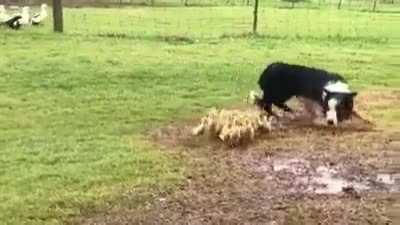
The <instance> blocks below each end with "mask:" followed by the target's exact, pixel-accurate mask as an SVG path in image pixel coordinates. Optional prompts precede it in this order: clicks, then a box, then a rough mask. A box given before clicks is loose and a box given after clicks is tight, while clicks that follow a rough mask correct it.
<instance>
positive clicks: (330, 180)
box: [259, 159, 400, 194]
mask: <svg viewBox="0 0 400 225" xmlns="http://www.w3.org/2000/svg"><path fill="white" fill-rule="evenodd" d="M271 167H272V171H267V170H266V169H267V168H268V166H265V165H264V166H263V167H262V168H260V169H259V171H264V172H266V173H267V172H272V173H288V174H290V175H291V176H292V179H293V183H296V184H297V185H299V186H301V187H302V188H301V189H298V191H299V192H308V193H310V192H312V193H316V194H338V193H341V192H343V191H345V190H349V189H352V190H355V191H357V192H366V191H387V192H400V173H376V174H373V173H372V174H370V175H363V176H362V175H359V176H356V177H353V178H352V179H347V178H346V173H350V171H348V170H350V169H349V168H346V167H345V166H343V165H342V166H341V168H334V167H329V166H317V167H313V166H312V165H311V162H310V161H307V160H304V159H276V160H273V162H272V166H271Z"/></svg>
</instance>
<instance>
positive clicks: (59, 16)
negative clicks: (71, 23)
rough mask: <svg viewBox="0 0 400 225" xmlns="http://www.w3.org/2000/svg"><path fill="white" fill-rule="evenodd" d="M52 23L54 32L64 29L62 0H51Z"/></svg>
mask: <svg viewBox="0 0 400 225" xmlns="http://www.w3.org/2000/svg"><path fill="white" fill-rule="evenodd" d="M53 24H54V26H53V29H54V32H60V33H62V32H63V31H64V22H63V8H62V0H53Z"/></svg>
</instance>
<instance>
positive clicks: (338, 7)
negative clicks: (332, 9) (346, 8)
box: [337, 0, 342, 9]
mask: <svg viewBox="0 0 400 225" xmlns="http://www.w3.org/2000/svg"><path fill="white" fill-rule="evenodd" d="M341 7H342V0H339V3H338V6H337V9H340V8H341Z"/></svg>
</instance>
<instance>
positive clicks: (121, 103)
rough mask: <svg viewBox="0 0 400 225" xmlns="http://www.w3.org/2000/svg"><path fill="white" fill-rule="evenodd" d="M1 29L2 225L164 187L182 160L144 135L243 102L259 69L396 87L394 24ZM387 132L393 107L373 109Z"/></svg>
mask: <svg viewBox="0 0 400 225" xmlns="http://www.w3.org/2000/svg"><path fill="white" fill-rule="evenodd" d="M64 13H65V20H66V26H65V29H66V33H65V34H64V35H59V34H53V33H51V27H50V24H51V22H50V21H48V24H47V25H46V26H43V27H40V28H34V27H33V28H26V29H22V30H21V31H18V32H14V31H10V30H7V29H5V28H0V86H1V88H0V202H1V204H0V221H2V223H4V224H12V225H22V224H30V225H32V224H60V223H62V222H63V221H64V220H65V219H66V218H67V217H68V216H73V215H77V214H79V212H80V211H81V210H87V209H90V208H93V207H96V206H97V205H101V204H104V203H105V201H109V200H110V199H113V198H118V196H120V195H122V194H123V193H125V192H127V191H129V190H131V189H133V188H134V187H136V186H140V187H147V186H149V187H150V186H152V185H157V186H165V187H167V186H168V187H169V186H171V185H172V186H173V184H177V183H179V181H180V179H181V178H182V177H183V173H184V166H183V163H182V162H179V161H178V160H174V159H173V158H171V157H170V156H169V155H167V154H164V153H162V152H161V151H159V149H158V147H157V146H155V145H153V144H151V143H149V142H148V141H146V139H145V138H144V132H145V131H146V130H149V129H152V128H155V127H157V126H160V125H161V124H165V123H167V122H169V121H174V120H177V119H182V118H187V117H191V116H193V115H196V114H199V113H201V112H204V110H206V108H208V107H211V106H215V105H224V104H232V103H233V104H234V103H235V102H238V101H243V99H244V96H245V95H246V94H247V93H248V91H249V90H250V89H255V88H257V86H256V81H257V78H258V76H259V74H260V72H261V70H262V69H263V68H264V67H265V65H266V64H267V63H270V62H273V61H276V60H282V61H286V62H290V63H298V64H305V65H312V66H316V67H322V68H325V69H328V70H332V71H337V72H339V73H342V74H343V75H344V76H345V77H346V78H347V79H348V80H349V82H350V84H351V85H352V86H354V87H355V89H357V90H361V91H367V90H370V89H374V90H378V91H382V92H384V91H386V90H396V89H397V90H398V89H399V87H400V75H399V72H400V52H399V49H400V14H398V13H396V12H393V13H367V12H359V11H348V10H341V11H336V10H328V9H321V10H315V9H314V10H310V9H295V10H290V9H278V8H263V9H262V10H261V15H260V29H259V30H260V35H261V36H260V37H258V38H253V37H248V36H246V35H245V34H246V33H247V32H248V31H249V30H250V28H251V17H250V16H251V10H250V9H249V8H246V7H234V8H229V7H217V8H216V7H211V8H204V7H203V8H196V7H193V8H187V9H186V8H141V7H136V8H123V9H99V8H96V9H95V8H85V9H65V12H64ZM371 110H376V113H379V115H381V116H382V118H383V119H382V121H385V123H386V124H387V125H388V126H391V127H392V128H395V127H398V126H399V125H400V123H399V121H400V118H399V114H400V109H399V107H398V105H396V106H393V108H386V109H381V108H377V109H371Z"/></svg>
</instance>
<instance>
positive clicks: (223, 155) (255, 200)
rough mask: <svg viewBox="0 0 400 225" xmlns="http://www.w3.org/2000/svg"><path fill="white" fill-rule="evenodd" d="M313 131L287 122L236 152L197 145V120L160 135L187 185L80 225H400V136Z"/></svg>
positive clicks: (366, 129)
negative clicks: (194, 132) (181, 163)
mask: <svg viewBox="0 0 400 225" xmlns="http://www.w3.org/2000/svg"><path fill="white" fill-rule="evenodd" d="M309 122H310V119H309V118H306V117H304V118H302V119H299V118H295V119H293V118H287V117H283V126H282V127H281V128H279V129H276V130H274V131H273V132H271V133H265V134H263V135H261V136H260V137H258V139H257V141H256V142H254V143H252V144H250V145H248V146H240V147H236V148H230V147H227V146H226V145H224V144H222V143H221V142H220V141H218V140H216V139H213V138H209V137H193V136H191V135H190V133H191V129H192V127H193V125H194V124H195V121H189V122H187V123H176V124H171V125H169V126H166V127H163V128H160V129H157V130H155V131H152V132H151V134H149V139H151V140H152V141H154V142H155V143H158V144H159V145H160V146H162V147H163V148H164V149H165V150H166V151H169V152H170V153H171V154H177V153H178V154H179V155H180V156H181V157H182V160H184V161H185V162H186V163H187V165H188V171H187V174H186V175H187V177H186V180H185V182H184V183H183V184H182V185H181V186H180V187H179V188H178V190H176V191H174V192H171V193H162V192H160V193H158V194H155V195H154V196H153V197H152V198H149V199H148V200H147V201H146V202H145V203H143V204H141V205H136V206H132V205H130V204H126V205H122V206H121V205H119V206H115V207H113V206H110V207H109V208H107V210H104V209H103V210H99V211H96V212H94V213H91V214H87V215H82V216H81V217H79V218H75V219H74V220H73V223H72V224H171V225H172V224H271V225H272V224H274V225H299V224H307V225H308V224H310V225H314V224H315V225H317V224H326V225H334V224H335V225H336V224H359V225H364V224H382V225H383V224H385V225H386V224H393V225H395V224H400V220H399V218H398V217H396V215H397V214H398V213H399V212H400V207H399V205H400V198H399V196H400V175H399V174H400V163H399V162H400V148H399V146H398V144H397V143H398V141H399V138H400V136H399V135H398V133H396V132H385V131H382V130H379V129H375V127H373V126H372V127H371V126H370V125H369V124H368V125H367V126H366V125H365V123H364V122H362V121H361V122H360V121H358V123H359V124H361V125H360V126H358V125H356V126H354V123H353V124H350V125H349V124H347V125H344V126H341V127H339V128H330V127H326V126H322V125H318V124H312V123H309Z"/></svg>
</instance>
